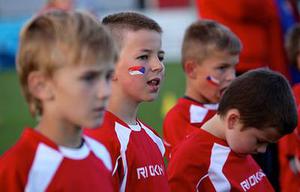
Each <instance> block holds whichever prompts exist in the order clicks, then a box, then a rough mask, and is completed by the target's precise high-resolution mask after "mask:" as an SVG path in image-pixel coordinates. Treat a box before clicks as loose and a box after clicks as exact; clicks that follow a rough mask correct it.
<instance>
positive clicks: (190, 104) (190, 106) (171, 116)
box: [163, 98, 218, 159]
mask: <svg viewBox="0 0 300 192" xmlns="http://www.w3.org/2000/svg"><path fill="white" fill-rule="evenodd" d="M217 108H218V104H202V103H199V102H197V101H194V100H192V99H189V98H180V99H179V100H178V102H177V104H176V105H175V106H174V107H173V108H172V109H171V110H170V111H169V112H168V113H167V115H166V116H165V119H164V123H163V137H164V143H165V146H166V150H167V151H166V157H167V158H168V159H169V158H170V153H171V151H172V149H173V147H174V146H176V145H177V144H178V143H179V142H180V141H182V140H183V139H184V138H185V137H186V136H187V135H188V134H190V133H191V132H193V131H194V130H196V129H198V128H200V127H201V126H202V125H203V124H204V123H205V122H206V121H207V120H209V119H210V118H211V117H213V116H214V115H215V114H216V110H217Z"/></svg>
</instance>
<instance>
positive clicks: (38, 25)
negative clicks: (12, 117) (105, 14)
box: [0, 11, 117, 192]
mask: <svg viewBox="0 0 300 192" xmlns="http://www.w3.org/2000/svg"><path fill="white" fill-rule="evenodd" d="M20 39H21V40H20V48H19V52H18V57H17V71H18V75H19V78H20V84H21V87H22V90H23V93H24V96H25V98H26V100H27V102H28V104H29V108H30V112H31V113H32V114H33V115H34V116H38V117H39V121H38V123H37V125H36V127H35V128H34V129H30V128H27V129H25V131H24V133H23V134H22V136H21V138H20V139H19V141H18V142H17V144H16V145H14V146H13V147H12V148H11V149H10V150H8V151H7V152H6V153H5V154H4V155H3V156H2V157H1V158H0V191H14V192H15V191H105V192H107V191H113V186H112V177H111V171H112V164H111V158H110V155H109V153H108V151H107V149H106V148H105V147H104V145H102V144H101V143H99V142H98V141H96V140H94V139H92V138H90V137H88V136H84V135H83V134H82V127H97V126H99V125H100V124H101V122H102V119H103V114H104V109H105V107H106V103H107V100H108V97H109V96H110V82H111V76H112V73H113V71H114V63H115V62H116V60H117V50H116V47H115V45H114V42H113V40H112V38H111V36H110V35H109V33H108V31H107V30H106V29H105V28H104V27H103V26H102V25H101V23H99V22H98V21H97V19H95V18H92V17H91V16H89V15H86V14H83V13H79V12H64V11H50V12H47V13H43V14H41V15H39V16H36V17H34V18H33V19H32V20H31V21H30V22H29V23H28V24H27V25H26V26H25V27H24V28H23V30H22V32H21V38H20Z"/></svg>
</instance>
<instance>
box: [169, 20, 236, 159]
mask: <svg viewBox="0 0 300 192" xmlns="http://www.w3.org/2000/svg"><path fill="white" fill-rule="evenodd" d="M241 48H242V45H241V43H240V41H239V39H238V37H237V36H236V35H235V34H233V33H232V32H231V31H230V30H229V29H228V28H227V27H225V26H223V25H221V24H219V23H217V22H215V21H212V20H200V21H196V22H194V23H192V24H191V25H190V26H189V27H188V28H187V30H186V32H185V35H184V40H183V45H182V66H183V70H184V73H185V76H186V90H185V96H184V97H183V98H180V99H179V100H178V102H177V104H176V105H175V106H174V107H173V108H172V109H171V110H170V111H169V112H168V113H167V115H166V117H165V119H164V123H163V133H164V141H165V146H166V149H167V154H169V153H170V152H171V150H172V148H173V147H175V146H176V145H177V144H178V143H179V142H180V141H182V140H183V139H184V138H185V137H186V136H187V135H188V134H190V133H191V132H192V131H194V130H196V129H198V128H199V127H201V125H202V124H203V123H205V122H206V121H207V120H208V119H210V118H211V117H212V116H213V115H214V114H215V113H216V109H217V107H218V104H217V103H218V102H219V100H220V97H221V95H222V94H223V92H224V90H225V89H226V88H227V87H228V85H229V84H230V83H231V81H232V80H233V79H234V78H235V67H236V64H237V63H238V61H239V54H240V51H241ZM168 158H170V155H168Z"/></svg>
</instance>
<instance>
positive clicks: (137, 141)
mask: <svg viewBox="0 0 300 192" xmlns="http://www.w3.org/2000/svg"><path fill="white" fill-rule="evenodd" d="M102 22H103V24H104V25H106V26H107V27H108V28H109V29H110V30H111V32H112V34H113V37H114V38H115V39H116V40H117V42H118V46H119V48H120V57H119V60H118V63H117V67H116V72H115V74H114V77H113V83H112V96H111V98H110V100H109V104H108V111H107V112H106V114H105V118H104V124H103V125H102V128H101V129H98V130H93V131H89V134H90V135H91V136H93V137H95V138H97V139H99V140H100V141H102V142H103V143H104V144H105V145H106V147H107V148H108V149H109V151H110V154H111V156H112V162H113V166H114V167H113V170H114V171H113V178H114V184H115V186H116V187H115V191H119V190H120V191H149V192H150V191H153V192H159V191H168V184H167V178H166V173H165V167H164V161H163V158H162V157H163V155H164V151H165V149H164V146H163V143H162V141H161V139H160V138H159V137H158V136H157V135H156V133H155V132H154V131H153V130H152V129H151V128H150V127H148V126H147V125H145V124H144V123H142V122H141V121H140V120H138V118H137V112H138V106H139V104H140V103H141V102H145V101H152V100H154V99H155V98H156V97H157V95H158V91H159V89H160V85H161V82H162V80H163V77H164V65H163V63H162V61H163V58H164V51H163V50H162V49H161V33H162V30H161V28H160V26H159V25H158V24H157V23H156V22H155V21H154V20H152V19H150V18H148V17H146V16H144V15H141V14H138V13H133V12H125V13H116V14H113V15H109V16H107V17H105V18H104V19H103V21H102Z"/></svg>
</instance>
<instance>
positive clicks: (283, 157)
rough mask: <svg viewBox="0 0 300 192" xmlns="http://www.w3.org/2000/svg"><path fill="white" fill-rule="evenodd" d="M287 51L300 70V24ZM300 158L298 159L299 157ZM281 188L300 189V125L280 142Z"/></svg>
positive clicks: (297, 91)
mask: <svg viewBox="0 0 300 192" xmlns="http://www.w3.org/2000/svg"><path fill="white" fill-rule="evenodd" d="M285 49H286V53H287V56H288V59H289V62H290V65H291V67H292V68H294V69H295V70H300V24H296V25H294V26H293V27H292V28H290V29H289V31H288V33H287V35H286V39H285ZM293 91H294V95H295V98H296V104H297V105H298V117H299V116H300V83H297V84H295V85H294V86H293ZM297 156H298V157H297ZM279 160H280V161H279V162H280V188H281V191H282V192H289V191H297V190H299V189H300V123H298V126H297V130H295V131H294V133H292V134H289V135H287V136H285V137H284V138H283V139H281V140H280V142H279Z"/></svg>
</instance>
